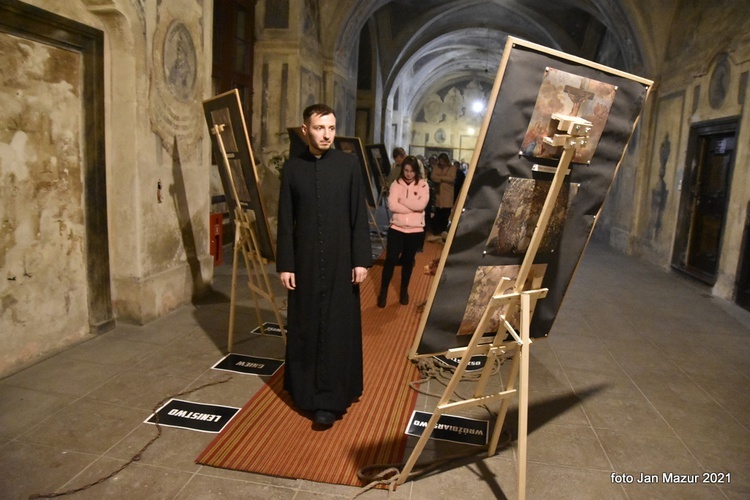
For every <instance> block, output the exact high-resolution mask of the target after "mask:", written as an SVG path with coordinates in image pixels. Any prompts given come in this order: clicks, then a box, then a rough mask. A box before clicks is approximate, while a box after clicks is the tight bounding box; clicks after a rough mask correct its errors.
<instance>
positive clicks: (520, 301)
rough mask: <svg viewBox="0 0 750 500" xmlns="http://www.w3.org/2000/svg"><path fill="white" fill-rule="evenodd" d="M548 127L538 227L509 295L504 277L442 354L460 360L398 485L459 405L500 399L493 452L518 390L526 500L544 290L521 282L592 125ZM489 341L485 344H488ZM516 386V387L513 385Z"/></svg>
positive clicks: (557, 122)
mask: <svg viewBox="0 0 750 500" xmlns="http://www.w3.org/2000/svg"><path fill="white" fill-rule="evenodd" d="M552 122H553V123H552V125H554V126H555V128H554V129H553V130H556V131H557V132H558V133H555V134H554V135H553V136H552V137H545V138H544V142H545V144H547V145H549V146H552V147H561V148H562V154H561V156H560V160H559V162H558V165H557V168H556V169H555V175H554V178H553V180H552V183H551V185H550V189H549V192H548V193H547V197H546V199H545V201H544V205H543V207H542V211H541V214H540V216H539V220H538V222H537V226H536V228H535V229H534V233H533V234H532V237H531V242H530V243H529V247H528V249H527V251H526V254H525V256H524V259H523V262H522V263H521V267H520V269H519V271H518V278H517V279H516V282H515V284H514V286H513V291H512V292H511V293H505V294H504V293H502V292H503V290H506V289H507V285H508V281H509V279H508V278H505V279H503V280H502V281H501V282H500V283H499V284H498V285H497V287H496V288H495V293H494V294H493V295H492V298H491V299H490V301H489V303H488V304H487V308H486V309H485V311H484V314H483V315H482V318H481V319H480V321H479V325H478V326H477V328H476V330H475V331H474V333H473V334H472V336H471V340H470V341H469V343H468V345H467V346H466V347H461V348H457V349H450V350H449V351H448V352H447V353H446V355H447V356H448V357H451V358H454V359H456V358H461V361H460V362H459V364H458V367H457V368H456V370H455V372H454V373H453V376H452V377H451V379H450V381H449V383H448V385H447V386H446V388H445V391H444V392H443V395H442V397H441V398H440V401H439V402H438V404H437V407H436V409H435V411H434V412H433V414H432V417H431V418H430V420H429V422H428V423H427V427H426V428H425V429H424V431H423V432H422V435H421V436H420V438H419V441H418V442H417V445H416V446H415V447H414V450H413V451H412V453H411V455H410V456H409V459H408V460H407V462H406V464H405V465H404V468H403V470H402V471H401V473H400V475H399V477H398V480H397V484H403V483H404V482H406V480H407V479H408V478H409V474H410V472H411V470H412V469H413V468H414V465H415V464H416V462H417V460H418V459H419V455H420V454H421V453H422V451H423V450H424V447H425V445H426V444H427V441H428V440H429V438H430V435H431V434H432V431H433V430H434V428H435V426H436V425H437V423H438V420H439V419H440V417H441V416H442V415H443V414H445V413H446V412H448V411H450V410H456V409H459V408H468V407H474V406H478V405H484V404H488V403H491V402H494V401H498V400H501V401H502V403H501V405H500V411H499V412H498V416H497V419H496V420H495V425H494V426H493V430H492V435H491V436H490V440H489V443H488V450H487V456H492V455H494V454H495V452H496V451H497V445H498V442H499V440H500V434H501V432H502V428H503V424H504V423H505V416H506V414H507V412H508V407H509V406H510V402H511V398H512V397H513V396H514V395H515V394H516V393H518V495H517V497H518V498H519V499H525V498H526V451H527V437H528V407H529V349H530V347H531V342H532V341H531V337H530V328H529V327H530V325H531V317H532V315H533V312H534V306H535V305H536V301H537V300H539V299H542V298H544V297H546V295H547V292H548V290H547V289H546V288H536V287H533V286H532V289H531V290H524V288H525V287H526V281H527V279H528V278H529V274H530V272H531V267H532V265H533V264H534V259H535V258H536V254H537V251H538V250H539V246H540V245H541V242H542V238H543V236H544V233H545V231H546V229H547V226H548V224H549V220H550V217H551V216H552V211H553V209H554V207H555V202H556V200H557V197H558V195H559V194H560V189H561V188H562V186H563V181H564V179H565V176H566V175H567V174H568V173H569V172H570V171H569V169H568V167H569V166H570V162H571V160H572V159H573V155H574V153H575V148H576V147H579V146H583V145H585V143H586V141H587V138H588V136H589V133H590V132H591V127H592V124H591V122H588V121H586V120H583V119H581V118H578V117H574V116H565V115H561V114H553V115H552ZM504 305H507V309H506V311H505V313H504V314H503V315H502V316H501V326H500V328H498V331H497V334H496V335H495V336H494V337H493V338H492V339H491V340H490V339H488V338H483V335H484V332H485V331H486V329H487V327H488V325H489V322H490V320H491V319H492V316H493V315H494V314H495V312H496V311H497V309H498V308H499V307H501V306H504ZM519 310H520V319H519V325H520V327H519V328H518V329H519V330H520V334H519V332H517V331H516V327H514V326H513V325H512V324H511V322H510V318H513V317H515V316H516V314H518V312H519ZM507 334H510V336H511V337H512V340H510V341H506V340H505V338H506V337H507ZM488 341H489V342H488ZM511 351H515V352H514V353H513V356H512V364H511V368H510V373H509V374H508V379H507V381H506V382H505V384H504V387H501V390H500V391H498V392H493V393H490V394H485V389H486V386H487V382H488V381H489V377H490V374H491V373H492V369H493V366H494V364H495V359H497V357H498V356H504V355H505V354H506V353H509V352H511ZM478 354H484V355H486V356H487V362H486V364H485V366H484V368H483V369H482V372H481V375H480V377H479V379H478V381H477V386H476V389H475V391H474V394H473V397H471V398H469V399H466V400H463V401H457V402H451V401H450V400H451V397H452V396H453V394H454V392H455V390H456V388H457V386H458V383H459V382H460V381H461V379H462V378H463V376H464V373H465V372H466V369H467V368H468V366H469V361H470V360H471V358H472V357H473V356H476V355H478ZM516 384H518V389H516Z"/></svg>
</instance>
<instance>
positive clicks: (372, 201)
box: [333, 135, 378, 208]
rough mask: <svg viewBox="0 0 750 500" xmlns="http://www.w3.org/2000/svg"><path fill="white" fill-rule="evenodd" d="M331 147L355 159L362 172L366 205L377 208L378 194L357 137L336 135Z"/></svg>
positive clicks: (360, 142)
mask: <svg viewBox="0 0 750 500" xmlns="http://www.w3.org/2000/svg"><path fill="white" fill-rule="evenodd" d="M333 146H334V147H335V148H336V149H338V150H339V151H343V152H344V153H349V154H352V155H354V156H356V157H357V161H358V162H359V166H360V168H361V170H362V180H363V181H364V183H365V191H366V193H365V195H366V200H367V204H368V205H369V206H370V207H373V208H374V207H377V206H378V203H377V199H378V192H377V191H376V190H375V185H374V184H373V181H372V174H371V173H370V167H369V165H368V164H367V158H366V157H365V150H364V148H363V147H362V141H361V140H360V138H359V137H344V136H340V135H337V136H336V137H334V138H333Z"/></svg>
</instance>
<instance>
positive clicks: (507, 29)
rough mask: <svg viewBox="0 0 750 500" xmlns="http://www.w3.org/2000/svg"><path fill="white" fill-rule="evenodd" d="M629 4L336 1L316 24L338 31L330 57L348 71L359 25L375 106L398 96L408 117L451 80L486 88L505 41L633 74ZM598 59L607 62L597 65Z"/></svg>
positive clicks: (639, 60)
mask: <svg viewBox="0 0 750 500" xmlns="http://www.w3.org/2000/svg"><path fill="white" fill-rule="evenodd" d="M631 1H632V0H556V1H554V2H552V1H550V0H390V1H389V0H357V1H353V2H351V3H350V5H351V8H349V9H346V8H342V6H341V4H340V3H338V4H337V5H338V8H337V9H335V10H334V9H332V10H330V11H327V12H324V18H325V16H326V15H329V16H330V18H329V23H328V24H329V26H330V27H334V26H338V28H337V29H336V30H333V29H332V30H329V33H337V35H336V38H335V40H334V39H333V38H331V39H329V40H328V43H330V44H333V47H331V49H333V50H332V53H333V54H334V57H335V58H336V60H337V61H338V64H339V65H340V66H343V67H348V68H351V69H354V68H357V61H356V57H357V55H358V54H357V50H356V47H357V46H358V44H359V37H360V33H361V32H362V27H363V26H365V24H367V26H368V28H369V30H368V31H369V32H370V33H371V37H372V38H371V44H372V46H373V47H376V50H375V52H376V53H375V58H374V60H375V61H376V64H378V72H377V74H378V75H380V79H381V81H380V82H379V84H380V85H379V87H380V88H382V91H383V95H382V97H383V100H386V99H387V98H389V97H391V98H392V97H393V94H394V93H395V92H396V91H397V90H400V92H401V93H400V95H399V100H400V103H403V105H401V106H400V108H401V109H402V110H403V111H404V112H405V113H408V112H409V111H410V110H411V111H413V110H415V109H417V106H418V105H419V103H420V101H421V100H423V99H424V98H425V96H426V95H429V94H430V93H435V92H436V91H438V90H439V89H441V88H445V87H446V86H448V85H451V83H452V82H455V81H458V80H467V79H475V80H477V81H482V82H492V81H493V80H494V77H495V73H496V71H497V67H498V65H499V62H500V59H501V56H502V51H503V49H504V44H505V39H506V37H507V36H508V35H512V36H515V37H519V38H523V39H526V40H529V41H531V42H535V43H539V44H541V45H544V46H547V47H551V48H554V49H559V50H562V51H564V52H567V53H569V54H573V55H576V56H580V57H583V58H586V59H590V60H595V61H597V62H602V63H604V64H607V65H610V66H614V67H617V68H618V69H622V70H625V71H634V70H636V69H638V70H641V69H642V67H643V65H644V62H643V61H644V58H645V56H644V55H643V54H642V53H641V50H640V48H639V47H638V45H637V41H638V37H637V36H635V34H634V32H635V29H634V26H633V25H632V22H631V21H630V16H631V15H632V14H631V13H630V9H631V8H632V6H631ZM324 43H326V42H324ZM603 48H606V50H603ZM601 54H606V56H605V57H606V58H607V60H604V61H602V60H598V59H597V57H598V56H600V55H601ZM490 84H491V83H490Z"/></svg>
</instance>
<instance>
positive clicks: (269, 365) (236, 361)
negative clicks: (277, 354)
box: [211, 353, 284, 376]
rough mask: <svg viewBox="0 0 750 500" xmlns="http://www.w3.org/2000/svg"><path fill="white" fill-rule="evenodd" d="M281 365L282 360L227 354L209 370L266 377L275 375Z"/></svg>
mask: <svg viewBox="0 0 750 500" xmlns="http://www.w3.org/2000/svg"><path fill="white" fill-rule="evenodd" d="M283 364H284V360H282V359H271V358H257V357H255V356H246V355H245V354H232V353H229V354H227V355H226V356H224V357H223V358H222V359H221V361H219V362H218V363H216V364H215V365H214V366H212V367H211V368H213V369H214V370H224V371H228V372H239V373H247V374H250V375H260V376H267V375H273V374H274V373H276V370H278V369H279V368H281V365H283Z"/></svg>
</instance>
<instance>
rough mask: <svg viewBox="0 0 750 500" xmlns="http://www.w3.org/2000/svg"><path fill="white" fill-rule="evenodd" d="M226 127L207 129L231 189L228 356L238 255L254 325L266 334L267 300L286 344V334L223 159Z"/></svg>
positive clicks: (247, 215)
mask: <svg viewBox="0 0 750 500" xmlns="http://www.w3.org/2000/svg"><path fill="white" fill-rule="evenodd" d="M225 127H226V125H225V124H223V123H221V124H216V125H214V127H213V128H212V129H211V133H212V134H213V135H215V136H216V141H217V144H218V146H219V151H221V157H222V159H223V163H224V168H225V169H226V174H227V177H228V178H229V179H230V180H231V182H230V184H231V185H232V193H231V196H232V197H233V198H234V201H235V203H234V225H235V228H234V254H233V261H232V291H231V298H230V301H229V336H228V340H227V350H228V352H232V348H233V346H234V317H235V308H236V302H237V297H236V296H237V292H236V290H237V268H238V265H239V259H238V256H239V254H240V252H241V253H242V258H243V260H244V262H245V269H247V280H248V283H247V285H248V287H249V288H250V292H251V294H252V296H253V302H254V303H255V314H256V316H257V318H258V325H260V330H261V333H262V334H263V335H265V333H266V330H265V326H264V325H263V316H262V315H261V312H260V303H259V302H258V299H259V297H260V298H264V299H266V300H268V301H269V302H270V303H271V307H272V308H273V311H274V313H275V314H276V321H277V322H278V325H279V329H280V330H281V337H282V338H283V340H284V343H286V330H285V328H284V322H283V320H282V319H281V313H280V312H279V308H278V306H277V305H276V299H275V297H274V294H273V289H272V288H271V282H270V281H269V279H268V274H267V273H266V267H265V264H266V261H265V259H263V257H262V256H261V253H260V246H259V245H258V237H257V235H256V234H255V227H254V223H255V214H254V212H252V211H248V210H245V209H244V208H242V203H241V202H240V198H239V195H238V194H237V187H236V185H235V183H234V178H233V177H232V169H231V168H230V166H229V158H228V157H227V151H226V149H225V147H224V141H223V140H222V138H221V132H222V131H223V130H224V128H225Z"/></svg>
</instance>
